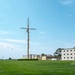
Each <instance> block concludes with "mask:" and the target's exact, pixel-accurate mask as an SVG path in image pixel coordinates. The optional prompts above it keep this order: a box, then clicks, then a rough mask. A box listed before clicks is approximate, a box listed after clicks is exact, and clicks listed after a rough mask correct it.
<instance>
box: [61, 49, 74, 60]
mask: <svg viewBox="0 0 75 75" xmlns="http://www.w3.org/2000/svg"><path fill="white" fill-rule="evenodd" d="M61 60H75V48H66V49H63V50H62V51H61Z"/></svg>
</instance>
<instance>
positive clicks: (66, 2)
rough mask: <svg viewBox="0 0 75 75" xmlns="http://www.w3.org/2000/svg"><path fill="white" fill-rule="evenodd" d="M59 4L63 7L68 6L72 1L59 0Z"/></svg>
mask: <svg viewBox="0 0 75 75" xmlns="http://www.w3.org/2000/svg"><path fill="white" fill-rule="evenodd" d="M59 2H60V3H61V4H64V5H68V4H72V3H73V2H74V0H59Z"/></svg>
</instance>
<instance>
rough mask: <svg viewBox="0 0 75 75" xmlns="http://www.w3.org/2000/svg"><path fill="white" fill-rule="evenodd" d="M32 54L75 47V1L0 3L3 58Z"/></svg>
mask: <svg viewBox="0 0 75 75" xmlns="http://www.w3.org/2000/svg"><path fill="white" fill-rule="evenodd" d="M28 17H29V18H30V27H31V28H36V29H37V30H35V31H34V30H31V31H30V54H41V53H45V54H53V53H54V52H55V50H56V49H57V48H60V47H61V48H71V47H74V46H75V0H0V58H4V59H5V58H9V57H11V58H22V55H26V53H27V33H26V30H21V29H20V28H21V27H25V28H26V27H27V18H28Z"/></svg>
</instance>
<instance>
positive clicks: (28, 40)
mask: <svg viewBox="0 0 75 75" xmlns="http://www.w3.org/2000/svg"><path fill="white" fill-rule="evenodd" d="M21 29H26V31H27V58H28V59H29V49H30V46H29V44H30V30H36V29H35V28H30V27H29V18H28V22H27V28H21Z"/></svg>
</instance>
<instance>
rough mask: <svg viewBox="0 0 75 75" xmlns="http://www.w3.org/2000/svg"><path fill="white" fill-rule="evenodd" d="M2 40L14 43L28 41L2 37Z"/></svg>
mask: <svg viewBox="0 0 75 75" xmlns="http://www.w3.org/2000/svg"><path fill="white" fill-rule="evenodd" d="M0 40H1V41H6V42H13V43H26V40H17V39H0Z"/></svg>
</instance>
